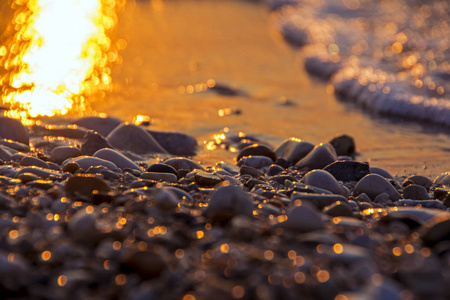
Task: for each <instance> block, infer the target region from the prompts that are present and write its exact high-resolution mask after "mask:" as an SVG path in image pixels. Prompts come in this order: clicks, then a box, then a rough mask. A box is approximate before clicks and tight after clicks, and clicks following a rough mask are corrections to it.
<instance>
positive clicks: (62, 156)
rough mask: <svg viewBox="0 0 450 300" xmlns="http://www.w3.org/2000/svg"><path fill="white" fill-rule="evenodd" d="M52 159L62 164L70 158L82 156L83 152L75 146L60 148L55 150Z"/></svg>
mask: <svg viewBox="0 0 450 300" xmlns="http://www.w3.org/2000/svg"><path fill="white" fill-rule="evenodd" d="M51 154H52V159H53V160H54V161H56V162H57V163H58V164H61V163H62V162H63V161H65V160H66V159H68V158H72V157H78V156H81V155H82V153H81V150H80V149H79V148H77V147H73V146H58V147H55V148H53V150H52V152H51Z"/></svg>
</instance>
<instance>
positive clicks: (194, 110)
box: [92, 0, 450, 177]
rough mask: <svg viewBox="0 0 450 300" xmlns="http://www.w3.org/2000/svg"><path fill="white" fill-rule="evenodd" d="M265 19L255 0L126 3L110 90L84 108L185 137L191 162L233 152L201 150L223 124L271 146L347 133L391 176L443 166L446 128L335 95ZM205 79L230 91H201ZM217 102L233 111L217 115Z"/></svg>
mask: <svg viewBox="0 0 450 300" xmlns="http://www.w3.org/2000/svg"><path fill="white" fill-rule="evenodd" d="M272 18H273V16H271V15H270V13H269V11H268V9H267V7H265V6H263V5H262V4H261V3H258V2H253V1H194V0H182V1H181V0H180V1H177V0H173V1H157V0H153V1H136V2H133V1H131V0H130V1H128V4H127V5H126V7H125V9H124V11H123V12H122V13H121V15H120V19H119V25H118V26H117V31H116V34H117V37H116V39H123V40H125V41H126V44H127V46H126V48H125V49H124V50H122V51H121V56H122V63H121V64H117V65H115V66H113V67H112V80H113V84H114V87H113V91H112V92H108V93H107V95H106V97H105V99H104V100H98V101H95V102H93V104H92V108H93V109H95V110H96V111H97V112H105V113H107V114H109V115H112V116H116V117H118V118H121V119H123V120H127V121H131V120H132V119H133V117H134V116H135V115H137V114H146V115H149V116H150V117H151V118H152V125H151V127H152V128H153V129H160V130H169V131H181V132H186V133H189V134H192V135H194V136H195V137H196V138H197V140H198V141H199V143H200V144H201V145H200V146H201V151H200V153H199V155H198V156H197V157H196V158H197V159H198V160H200V161H205V162H208V163H215V162H217V161H219V160H228V161H230V162H232V161H233V159H234V157H235V156H236V154H233V153H230V152H225V151H222V150H220V151H206V150H205V148H204V147H203V143H204V142H205V143H206V142H208V141H210V140H212V136H213V135H214V134H216V133H219V132H221V131H222V130H223V129H224V128H225V127H226V128H229V130H230V131H234V132H239V131H242V132H245V133H247V134H251V135H254V136H257V137H259V138H260V139H261V140H263V141H266V142H269V143H270V144H272V145H273V146H277V145H279V144H280V143H281V142H282V141H283V140H284V139H286V138H289V137H293V136H294V137H298V138H301V139H304V140H306V141H309V142H312V143H320V142H327V141H329V140H331V139H332V138H333V137H335V136H337V135H341V134H344V133H345V134H348V135H351V136H353V137H354V139H355V141H356V145H357V151H358V153H359V154H360V155H359V156H358V157H357V159H358V160H361V161H369V162H370V163H371V165H373V166H378V167H383V168H386V169H387V170H388V171H390V172H391V173H393V174H397V175H407V174H412V173H415V174H417V173H419V174H423V175H428V176H431V177H434V176H436V175H438V174H440V173H441V172H444V171H447V170H449V168H448V166H450V164H449V162H450V158H449V156H448V151H449V150H450V146H448V145H450V143H449V142H450V135H449V134H448V132H446V131H445V130H441V129H438V128H435V127H430V126H423V125H421V124H415V123H409V122H402V121H401V120H395V119H394V120H393V119H384V118H379V117H377V116H372V115H368V114H365V113H364V112H363V111H362V110H360V109H359V108H357V107H355V106H353V105H351V104H348V103H343V102H339V101H337V100H336V99H335V97H334V96H333V95H332V93H330V92H329V90H328V92H327V85H326V84H325V83H324V82H321V81H316V80H315V79H313V78H311V77H310V76H309V75H308V74H307V73H306V72H305V71H304V70H303V67H302V66H303V58H302V56H301V54H298V53H297V52H296V51H294V50H293V49H291V48H290V47H289V46H288V45H287V44H286V43H285V42H284V41H283V39H282V38H281V35H280V33H279V31H277V29H276V28H275V27H274V26H271V24H274V23H275V21H274V20H272ZM210 79H213V80H214V81H215V82H216V84H217V85H223V86H225V87H227V88H229V89H228V90H223V91H225V92H227V91H228V92H230V91H231V92H235V95H225V94H223V93H222V94H221V93H218V90H217V89H216V90H214V89H207V90H206V91H204V90H205V89H206V87H207V83H208V80H210ZM209 82H211V81H209ZM280 99H288V100H289V103H291V104H292V105H281V104H280ZM281 102H282V101H281ZM225 108H235V109H237V111H238V112H240V113H239V114H232V115H230V116H223V117H221V116H220V115H219V111H220V110H221V109H225ZM425 167H426V169H424V168H425Z"/></svg>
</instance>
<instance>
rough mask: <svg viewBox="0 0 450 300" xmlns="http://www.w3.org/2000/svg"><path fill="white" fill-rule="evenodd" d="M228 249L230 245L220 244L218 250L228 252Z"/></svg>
mask: <svg viewBox="0 0 450 300" xmlns="http://www.w3.org/2000/svg"><path fill="white" fill-rule="evenodd" d="M228 251H230V247H229V246H228V244H222V245H220V252H222V253H228Z"/></svg>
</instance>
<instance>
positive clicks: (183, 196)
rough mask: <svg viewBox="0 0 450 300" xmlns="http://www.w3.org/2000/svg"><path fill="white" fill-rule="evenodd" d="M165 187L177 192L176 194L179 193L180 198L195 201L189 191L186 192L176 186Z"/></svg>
mask: <svg viewBox="0 0 450 300" xmlns="http://www.w3.org/2000/svg"><path fill="white" fill-rule="evenodd" d="M165 189H167V190H169V191H171V192H173V193H175V195H177V197H178V199H180V200H188V201H193V199H192V196H191V195H189V194H188V193H186V192H185V191H184V190H182V189H179V188H176V187H172V186H169V187H165Z"/></svg>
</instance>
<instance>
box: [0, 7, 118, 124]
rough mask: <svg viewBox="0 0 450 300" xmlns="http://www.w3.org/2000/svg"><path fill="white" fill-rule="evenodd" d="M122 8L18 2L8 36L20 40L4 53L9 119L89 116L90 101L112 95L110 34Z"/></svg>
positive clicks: (11, 42) (5, 101) (4, 97)
mask: <svg viewBox="0 0 450 300" xmlns="http://www.w3.org/2000/svg"><path fill="white" fill-rule="evenodd" d="M120 2H124V0H121V1H114V0H65V1H60V0H16V1H14V2H13V4H12V7H13V8H15V15H14V18H13V21H12V24H11V26H10V29H9V31H8V32H9V33H11V31H14V32H15V34H14V35H12V36H10V37H9V40H7V41H6V44H5V45H3V46H2V47H1V54H2V56H1V65H2V67H3V68H4V69H5V71H6V75H5V76H4V77H3V78H2V85H3V86H4V87H3V91H2V97H1V99H2V100H1V102H2V104H3V105H4V106H6V107H8V108H9V109H10V110H9V111H7V112H6V113H5V114H6V115H8V116H10V117H15V118H21V119H24V118H27V117H36V116H54V115H64V114H67V113H68V112H69V111H70V110H71V109H73V108H76V109H77V110H79V111H83V110H85V109H86V107H87V103H86V99H85V97H86V96H88V95H91V94H93V93H94V92H96V91H102V90H106V89H107V88H108V87H109V86H110V84H111V77H110V73H111V70H110V69H109V68H108V67H107V65H108V63H109V62H111V61H112V60H114V59H116V58H117V55H113V54H115V53H114V52H112V50H111V51H110V48H111V40H110V38H109V37H108V36H107V32H108V31H109V30H111V29H112V28H113V27H114V26H115V24H116V6H120V4H119V3H120ZM11 28H13V29H14V30H11ZM108 51H109V52H108Z"/></svg>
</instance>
